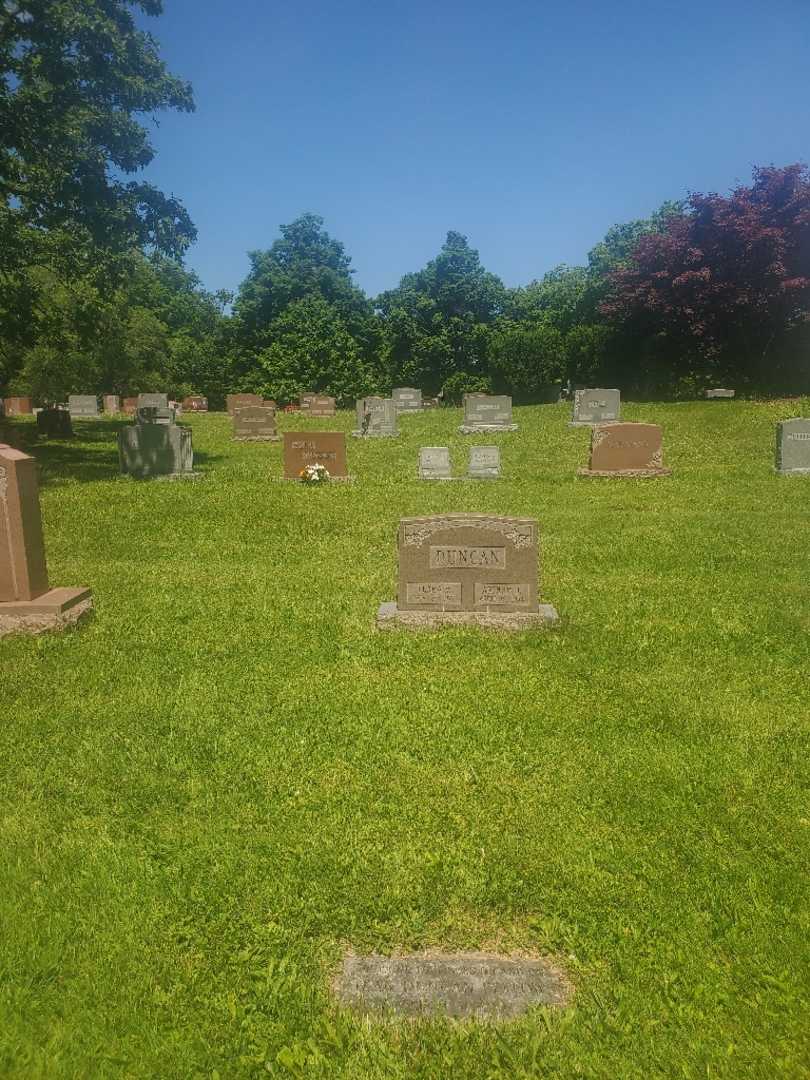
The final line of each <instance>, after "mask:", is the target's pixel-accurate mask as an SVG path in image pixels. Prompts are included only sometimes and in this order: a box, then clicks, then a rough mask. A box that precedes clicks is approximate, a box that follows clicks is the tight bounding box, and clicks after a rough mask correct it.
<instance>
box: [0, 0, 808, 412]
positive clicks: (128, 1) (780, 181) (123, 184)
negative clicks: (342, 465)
mask: <svg viewBox="0 0 810 1080" xmlns="http://www.w3.org/2000/svg"><path fill="white" fill-rule="evenodd" d="M134 8H140V9H141V10H142V11H143V12H144V13H145V14H147V15H158V14H160V10H161V4H160V2H159V0H141V2H139V3H138V2H135V0H82V3H81V4H79V3H76V4H70V3H64V2H63V0H62V2H58V3H57V2H56V0H17V2H14V0H7V2H6V3H5V4H4V5H3V6H2V7H0V76H2V78H0V191H2V194H3V198H2V199H0V396H2V395H3V394H31V395H33V396H34V397H35V398H36V399H38V400H40V401H43V402H45V401H59V400H64V398H65V397H66V396H67V394H69V393H73V392H93V391H94V390H95V391H96V392H98V393H102V392H110V393H116V392H117V393H127V394H132V393H137V392H139V391H143V390H165V391H167V392H169V393H171V394H172V395H174V396H183V395H185V394H188V393H202V394H205V395H206V396H207V397H208V398H209V400H210V401H211V402H212V404H214V405H216V404H218V403H220V402H221V401H222V399H223V397H224V395H225V393H227V392H231V391H253V392H258V393H261V394H263V395H265V396H267V397H273V398H275V399H276V400H277V401H279V402H281V403H284V402H287V401H291V400H294V399H296V398H297V396H298V394H299V393H301V392H303V391H306V390H318V391H324V392H327V393H331V394H334V395H335V397H337V398H338V400H339V401H341V402H343V403H349V402H351V401H353V400H354V398H356V397H359V396H362V395H364V394H367V393H372V392H382V393H385V392H386V391H388V390H389V389H390V388H391V387H392V386H397V385H413V386H418V387H420V388H421V389H422V390H423V391H424V392H425V393H427V394H442V395H443V396H444V398H445V399H446V400H449V401H457V400H458V399H459V398H460V396H461V394H462V393H463V392H465V391H468V390H490V391H493V392H505V393H510V394H512V396H513V397H514V398H515V400H516V401H518V402H520V401H537V400H543V399H544V397H546V396H547V395H549V394H551V395H553V393H554V390H553V388H554V387H557V386H559V384H560V383H564V382H567V381H570V382H572V383H574V384H590V385H610V386H618V387H620V388H621V389H622V390H623V391H624V392H625V394H627V395H630V396H640V397H656V398H677V397H689V396H694V395H695V394H697V393H699V392H700V391H701V390H702V389H703V388H704V387H706V386H709V385H723V384H726V385H732V386H734V387H735V388H736V389H737V390H738V392H741V393H746V392H749V393H757V394H779V393H794V394H798V393H806V392H807V391H808V390H810V172H808V169H807V168H806V167H805V166H803V165H801V164H793V165H788V166H784V167H775V166H763V167H757V168H755V169H754V170H753V176H752V181H751V183H750V184H749V185H740V186H738V187H736V188H735V189H734V190H732V191H731V192H729V193H727V194H723V195H721V194H716V193H710V194H699V193H692V194H691V195H690V196H689V197H688V198H687V199H685V200H681V201H673V202H667V203H665V204H664V205H663V206H661V207H660V208H659V209H658V210H657V211H656V212H655V213H653V214H652V215H651V216H650V217H649V218H647V219H644V220H638V221H633V222H629V223H626V224H622V225H617V226H615V227H614V228H612V229H610V230H609V231H608V233H607V235H606V236H605V237H604V239H603V240H601V241H600V242H599V243H598V244H596V246H595V247H594V248H593V249H592V250H591V252H590V253H589V254H588V257H587V262H586V264H585V265H583V266H575V267H570V266H559V267H557V268H555V269H554V270H551V271H550V272H548V273H546V274H545V275H543V276H542V277H541V278H539V279H538V280H535V281H532V282H531V283H530V284H528V285H526V286H522V287H519V288H507V287H506V286H505V285H504V284H503V282H502V281H501V280H500V278H498V277H497V275H495V274H493V273H491V272H490V271H488V270H486V269H485V268H484V267H483V266H482V265H481V260H480V257H479V255H478V252H477V251H476V250H475V249H474V248H473V247H472V246H470V244H469V242H468V240H467V238H466V237H464V236H463V235H461V234H460V233H458V232H453V231H451V232H448V233H447V236H446V240H445V242H444V244H443V246H442V247H441V249H440V250H439V251H438V252H437V254H436V257H435V258H434V259H432V260H430V261H429V262H428V263H427V265H426V266H424V267H423V268H422V269H421V270H417V271H415V272H411V273H407V274H405V276H404V277H403V278H402V279H401V281H400V283H399V285H398V286H397V287H396V288H394V289H391V290H388V291H386V292H384V293H382V294H381V295H380V296H377V297H368V296H367V295H366V294H365V293H364V292H363V290H362V289H360V288H359V287H358V286H357V285H356V283H355V282H354V275H353V270H352V268H351V260H350V257H349V255H348V254H347V252H346V250H345V247H344V245H343V244H342V243H341V242H340V241H339V240H337V239H335V238H333V237H332V236H330V235H329V233H328V232H327V231H326V229H325V228H324V223H323V220H322V219H321V218H320V217H319V216H318V215H316V214H313V213H305V214H303V215H302V216H300V217H299V218H298V219H297V220H295V221H293V222H292V223H290V224H287V225H282V226H281V227H280V235H279V237H278V238H277V239H275V240H274V241H273V243H272V244H271V245H270V247H269V248H267V249H264V250H256V251H252V252H250V253H249V257H250V269H249V272H248V274H247V276H246V278H245V280H244V281H243V282H242V283H241V285H240V286H239V288H238V290H237V292H236V294H235V295H231V294H229V293H227V292H224V291H221V292H218V293H211V292H209V291H207V290H206V289H204V288H203V287H202V285H201V283H200V281H199V279H198V278H197V277H196V275H195V274H193V273H192V272H190V271H189V270H188V269H186V268H185V267H184V266H183V262H182V259H183V255H184V253H185V252H186V250H187V248H188V246H189V245H190V244H191V243H193V241H194V238H195V235H196V234H195V230H194V226H193V224H192V222H191V220H190V218H189V216H188V214H187V212H186V210H185V208H184V207H183V205H182V203H181V202H179V201H178V200H177V199H175V198H173V197H171V198H170V197H167V196H165V195H163V194H162V193H161V192H159V191H157V190H156V189H155V188H154V187H152V186H151V185H148V184H143V183H136V182H131V181H126V180H122V179H121V177H122V176H126V175H132V174H135V173H137V172H138V171H139V170H140V169H141V168H142V167H143V166H144V165H146V164H148V162H149V161H150V160H151V158H152V156H153V151H152V148H151V146H150V145H149V140H148V133H147V131H146V129H145V128H144V127H143V126H142V125H141V124H140V123H139V121H138V119H137V117H138V116H139V115H140V114H143V113H153V112H155V111H157V110H160V109H165V108H171V109H178V110H185V111H188V110H191V109H193V107H194V102H193V95H192V92H191V88H190V87H189V86H188V84H187V83H184V82H183V81H182V80H179V79H177V78H176V77H174V76H173V75H171V74H170V73H169V72H168V71H167V70H166V68H165V65H164V64H163V62H162V61H161V60H160V57H159V53H158V48H157V44H156V42H155V40H154V39H153V38H152V37H151V36H150V35H148V34H146V33H144V32H143V31H141V30H139V29H138V27H137V24H136V22H135V19H134V17H133V9H134Z"/></svg>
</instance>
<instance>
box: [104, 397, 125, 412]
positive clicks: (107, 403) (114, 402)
mask: <svg viewBox="0 0 810 1080" xmlns="http://www.w3.org/2000/svg"><path fill="white" fill-rule="evenodd" d="M102 404H103V406H104V412H105V413H106V414H107V415H108V416H117V415H118V413H120V412H121V398H120V397H119V396H118V394H105V395H104V397H103V399H102Z"/></svg>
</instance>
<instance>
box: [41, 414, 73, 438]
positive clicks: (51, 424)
mask: <svg viewBox="0 0 810 1080" xmlns="http://www.w3.org/2000/svg"><path fill="white" fill-rule="evenodd" d="M37 432H38V433H39V434H40V435H44V436H47V437H48V438H49V439H70V438H71V437H72V435H73V424H72V423H71V421H70V413H69V412H68V411H67V409H40V410H39V412H38V413H37Z"/></svg>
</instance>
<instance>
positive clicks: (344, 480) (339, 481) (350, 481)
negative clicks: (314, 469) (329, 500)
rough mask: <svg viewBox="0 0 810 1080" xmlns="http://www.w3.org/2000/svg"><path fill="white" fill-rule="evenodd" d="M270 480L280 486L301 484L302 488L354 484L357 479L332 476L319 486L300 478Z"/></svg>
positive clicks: (273, 477)
mask: <svg viewBox="0 0 810 1080" xmlns="http://www.w3.org/2000/svg"><path fill="white" fill-rule="evenodd" d="M270 479H271V480H275V481H277V482H278V483H279V484H300V485H301V487H327V486H328V485H329V484H353V483H354V482H355V480H356V479H357V477H356V476H330V477H329V479H328V480H326V481H321V483H319V484H308V483H307V482H306V481H305V480H302V479H301V477H300V476H272V477H271V478H270Z"/></svg>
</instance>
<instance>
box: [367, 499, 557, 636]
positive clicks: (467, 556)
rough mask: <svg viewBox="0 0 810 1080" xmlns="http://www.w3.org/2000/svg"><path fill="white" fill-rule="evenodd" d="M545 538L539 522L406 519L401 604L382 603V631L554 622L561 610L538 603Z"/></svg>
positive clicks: (481, 517)
mask: <svg viewBox="0 0 810 1080" xmlns="http://www.w3.org/2000/svg"><path fill="white" fill-rule="evenodd" d="M538 534H539V526H538V523H537V521H535V520H534V519H533V518H512V517H496V516H494V515H490V514H458V513H454V514H440V515H436V516H432V517H421V518H403V519H402V520H401V521H400V524H399V534H398V549H399V571H398V582H397V599H396V601H392V602H388V603H384V604H382V605H381V606H380V608H379V611H378V612H377V627H378V628H379V629H380V630H388V629H395V628H398V627H402V628H406V629H411V630H433V629H436V628H437V627H440V626H478V627H483V628H485V629H498V630H529V629H536V628H540V627H546V626H550V625H553V624H554V623H556V622H557V621H558V618H559V617H558V615H557V611H556V609H555V608H554V607H553V605H551V604H543V603H540V601H539V598H538V584H537V579H538Z"/></svg>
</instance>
